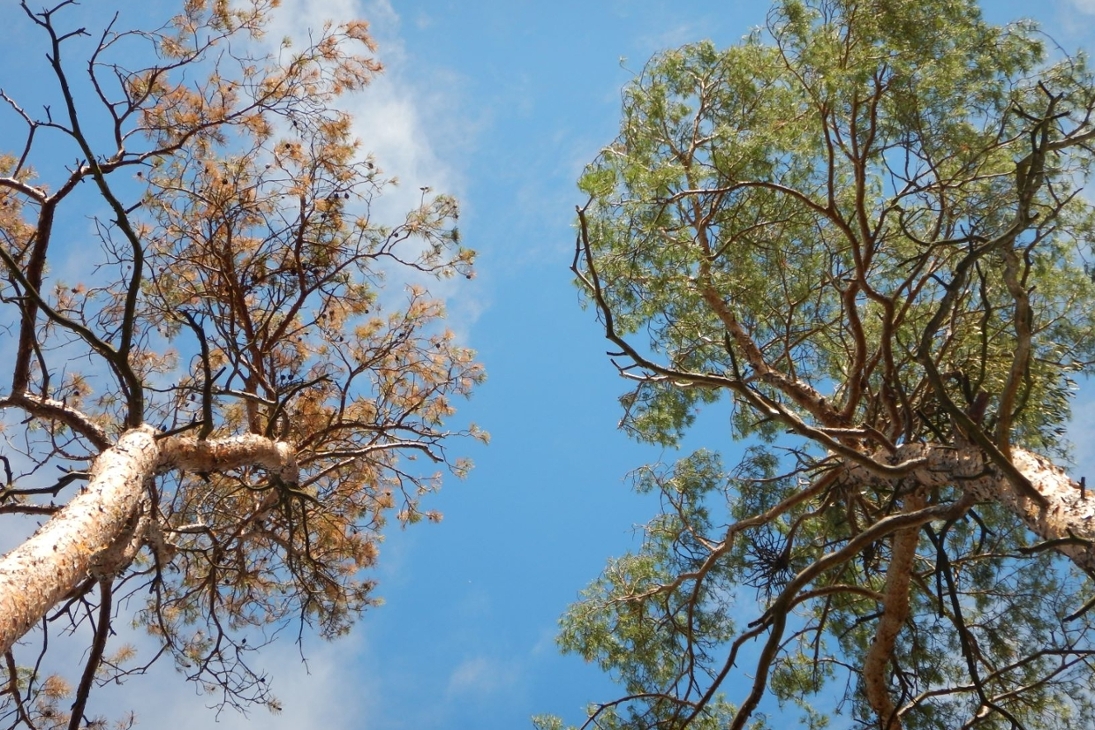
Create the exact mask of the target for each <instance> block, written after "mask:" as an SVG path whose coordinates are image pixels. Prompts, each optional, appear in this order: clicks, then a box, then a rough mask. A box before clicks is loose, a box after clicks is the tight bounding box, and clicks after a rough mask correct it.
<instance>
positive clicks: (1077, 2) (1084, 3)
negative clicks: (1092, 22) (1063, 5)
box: [1070, 0, 1095, 15]
mask: <svg viewBox="0 0 1095 730" xmlns="http://www.w3.org/2000/svg"><path fill="white" fill-rule="evenodd" d="M1070 2H1071V3H1072V6H1073V7H1075V8H1076V9H1077V10H1079V11H1080V12H1081V13H1089V14H1091V15H1095V0H1070Z"/></svg>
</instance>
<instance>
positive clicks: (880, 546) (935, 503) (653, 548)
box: [540, 0, 1095, 730]
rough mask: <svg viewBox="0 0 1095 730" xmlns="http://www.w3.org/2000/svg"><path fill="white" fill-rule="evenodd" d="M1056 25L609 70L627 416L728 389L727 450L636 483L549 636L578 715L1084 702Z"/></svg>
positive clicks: (602, 242)
mask: <svg viewBox="0 0 1095 730" xmlns="http://www.w3.org/2000/svg"><path fill="white" fill-rule="evenodd" d="M1046 40H1047V39H1046V38H1044V37H1043V36H1042V35H1041V34H1040V33H1039V31H1038V29H1037V28H1036V27H1035V26H1034V25H1033V24H1031V23H1026V22H1019V23H1014V24H1011V25H1007V26H994V25H991V24H989V23H987V22H986V21H985V20H984V19H983V18H982V16H981V13H980V10H979V8H978V6H977V4H976V3H975V2H972V1H970V0H892V1H889V2H879V1H877V0H780V1H779V2H777V3H776V4H775V7H774V8H773V10H772V11H771V13H770V16H769V21H768V24H767V27H766V28H765V29H764V30H762V31H757V32H756V33H754V34H752V35H750V36H749V37H747V38H746V39H744V40H743V41H742V42H741V43H740V44H738V45H736V46H733V47H730V48H726V49H718V48H716V47H714V46H713V45H712V44H710V43H696V44H693V45H689V46H685V47H683V48H679V49H676V50H671V51H667V52H664V53H661V54H659V55H657V56H656V57H655V58H653V59H652V60H651V61H650V62H649V64H648V65H647V66H646V67H645V69H644V70H643V71H642V73H641V74H639V76H638V77H637V78H636V79H635V80H634V82H633V83H631V84H630V85H629V86H628V87H627V89H626V90H625V92H624V101H623V120H622V123H621V129H620V134H619V137H617V138H616V140H615V141H614V142H613V143H612V144H610V145H609V146H608V147H606V148H605V149H604V150H603V152H602V153H601V154H600V155H599V156H598V158H597V159H596V160H595V161H594V162H593V163H592V164H591V165H589V167H588V168H587V170H586V172H585V174H584V175H583V176H582V178H581V181H580V186H581V188H582V190H583V191H585V192H586V193H588V195H589V201H588V202H587V203H586V204H585V205H584V206H582V207H581V208H580V209H579V211H578V228H579V231H578V238H577V247H576V252H575V259H574V271H575V273H576V276H577V281H578V285H579V287H580V288H581V289H582V291H583V292H584V293H585V296H586V298H587V301H588V303H589V305H590V306H591V308H592V309H593V310H594V311H595V312H596V314H597V316H598V317H599V319H600V321H601V323H602V324H603V325H604V329H605V332H606V335H607V338H608V340H609V341H610V342H611V345H612V351H611V352H610V355H611V357H612V358H613V362H614V363H615V364H616V366H617V367H618V368H619V371H620V373H621V375H623V376H624V377H625V378H627V379H628V380H629V381H630V382H631V383H632V385H633V387H632V389H631V390H630V391H629V392H627V393H626V394H625V395H624V396H623V397H622V398H621V403H622V405H623V408H624V417H623V420H622V422H621V423H622V427H623V428H625V429H626V430H628V431H629V432H630V433H632V434H633V435H634V436H635V437H636V438H638V439H640V440H643V441H648V442H652V443H656V444H663V445H667V446H673V445H676V444H679V443H680V441H681V439H682V437H683V435H684V434H685V433H686V432H687V431H688V429H689V427H690V426H691V425H692V424H693V422H694V420H695V417H696V414H697V411H698V410H699V409H701V408H702V407H704V406H708V405H710V404H714V403H716V402H722V401H726V400H728V401H729V403H730V408H731V416H730V418H729V423H728V426H727V432H724V433H720V434H716V435H717V436H729V437H730V438H732V439H734V440H736V441H738V442H739V444H740V448H739V449H737V450H736V453H737V454H739V455H740V459H739V460H738V462H737V465H736V466H733V467H732V468H728V467H726V466H724V464H723V460H722V458H721V457H720V456H719V455H718V454H716V453H714V452H710V451H699V452H696V453H693V454H692V455H690V456H687V457H685V458H683V459H682V460H680V461H679V462H677V463H676V464H675V465H672V466H665V465H655V466H651V467H645V468H643V469H640V470H639V471H638V472H637V476H636V478H635V485H636V488H637V489H639V490H640V491H643V492H653V493H655V494H658V495H660V497H661V502H662V507H663V509H662V511H661V513H660V514H659V515H658V517H657V518H655V519H654V520H653V521H652V522H651V523H649V524H648V525H647V526H646V528H645V532H644V539H643V542H642V546H641V548H640V549H638V550H637V551H635V552H634V553H632V554H628V555H626V556H624V557H622V558H619V559H617V560H614V561H612V562H610V564H609V565H608V567H607V568H606V570H605V572H604V574H603V575H602V576H601V577H600V578H599V579H597V580H596V581H595V582H593V583H592V584H591V585H590V587H589V588H588V589H587V590H586V591H585V592H584V593H583V594H582V597H581V599H580V600H579V601H578V602H577V603H576V604H575V605H574V606H573V607H572V608H571V609H570V610H569V611H568V613H567V614H566V616H565V617H564V618H563V621H562V626H563V628H562V634H561V638H560V641H561V644H562V646H563V648H564V649H566V650H568V651H571V652H576V653H579V654H581V655H582V656H583V657H585V658H586V659H587V660H590V661H595V662H597V663H598V664H599V665H600V666H601V667H602V668H604V669H605V670H606V671H608V672H610V673H611V674H612V675H613V676H614V677H615V678H616V679H618V680H619V682H620V684H621V686H622V688H623V695H622V696H621V697H620V698H618V699H616V700H614V701H611V702H606V703H605V704H601V705H596V706H594V707H593V708H592V709H591V712H590V717H589V720H588V721H587V722H586V723H585V725H584V726H583V727H599V728H625V727H626V728H648V727H684V726H690V727H705V728H707V727H710V728H715V727H719V728H722V727H730V728H743V727H746V726H747V725H748V726H750V727H754V726H756V727H762V726H768V724H767V722H766V720H765V717H764V716H763V715H761V714H759V713H758V712H757V707H758V704H759V703H760V701H761V700H762V698H763V697H765V696H766V695H768V696H770V697H772V698H774V699H775V700H776V701H778V702H779V703H780V705H781V706H784V704H785V703H798V705H799V707H800V709H799V711H798V715H799V716H800V717H801V718H802V719H803V722H805V723H806V724H808V725H809V726H811V727H822V726H824V725H825V723H826V720H827V718H831V717H832V716H833V715H834V713H839V714H840V715H842V716H844V717H850V718H852V719H853V721H854V723H855V725H856V726H861V727H872V728H887V729H889V730H896V729H897V728H959V727H963V728H972V727H977V728H1054V727H1061V728H1064V727H1068V726H1070V725H1071V724H1074V723H1076V722H1084V720H1083V719H1082V718H1084V717H1087V718H1090V717H1093V716H1095V697H1093V695H1092V691H1091V686H1092V684H1091V683H1092V678H1093V672H1092V663H1091V662H1092V657H1093V652H1095V644H1093V642H1092V638H1093V634H1092V632H1093V629H1095V625H1093V623H1092V621H1093V619H1092V613H1091V612H1090V610H1089V609H1091V607H1092V605H1093V604H1095V600H1093V598H1092V588H1093V585H1092V581H1091V578H1092V576H1093V575H1095V542H1093V540H1095V527H1093V526H1095V521H1093V520H1095V496H1090V497H1089V496H1088V495H1087V494H1086V491H1085V487H1086V485H1085V482H1084V481H1083V479H1081V478H1078V477H1079V475H1077V477H1070V476H1069V475H1068V473H1067V471H1068V467H1069V460H1068V443H1067V441H1066V439H1065V435H1066V433H1065V431H1066V427H1067V424H1068V420H1069V414H1070V411H1069V408H1070V400H1071V397H1072V394H1073V392H1074V391H1075V387H1076V382H1075V379H1076V378H1077V376H1079V375H1082V374H1087V373H1089V372H1091V370H1092V364H1093V362H1095V358H1093V355H1095V319H1093V317H1095V285H1093V283H1092V274H1091V267H1090V265H1089V262H1090V261H1091V256H1092V250H1091V241H1092V234H1093V232H1095V231H1093V222H1095V217H1093V208H1092V205H1091V203H1090V201H1089V197H1088V194H1087V193H1086V191H1085V190H1084V185H1085V184H1086V183H1087V181H1088V179H1089V176H1090V174H1091V166H1092V161H1093V150H1092V147H1091V143H1092V141H1093V139H1095V119H1093V113H1095V78H1093V77H1092V75H1091V73H1090V71H1089V70H1088V68H1087V66H1086V62H1085V59H1084V58H1083V56H1074V57H1067V56H1062V55H1060V54H1059V53H1058V51H1057V50H1056V49H1053V46H1052V45H1049V46H1048V47H1049V48H1050V49H1053V53H1052V54H1051V53H1050V52H1049V51H1047V42H1046ZM834 696H835V699H829V698H830V697H834ZM540 722H541V725H542V726H544V727H552V726H559V724H560V723H559V721H558V720H553V719H550V718H544V719H541V721H540ZM838 722H839V723H840V725H841V726H843V725H844V724H845V723H846V720H840V721H838ZM772 726H773V727H782V726H784V725H783V724H782V723H779V722H775V723H773V725H772Z"/></svg>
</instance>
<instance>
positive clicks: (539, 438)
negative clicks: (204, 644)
mask: <svg viewBox="0 0 1095 730" xmlns="http://www.w3.org/2000/svg"><path fill="white" fill-rule="evenodd" d="M32 4H33V5H35V6H36V5H38V4H40V2H35V3H32ZM122 4H123V3H121V2H117V3H110V2H107V0H87V2H86V3H85V5H84V7H83V8H82V9H80V10H79V11H78V13H80V14H83V15H84V16H85V20H84V22H87V23H88V24H89V25H91V24H93V23H96V22H101V21H102V16H98V17H97V16H96V13H97V12H98V11H99V10H100V9H101V7H106V6H111V7H113V6H115V5H122ZM283 4H284V7H283V10H282V14H281V19H280V20H279V23H280V26H279V29H278V30H277V33H288V34H296V33H299V32H301V31H302V30H303V29H304V28H305V27H307V26H308V25H311V26H316V25H318V24H319V23H320V22H321V21H322V19H323V18H325V17H333V18H335V19H346V18H352V17H361V18H364V19H366V20H369V21H370V22H371V23H372V25H373V31H374V34H375V35H376V37H377V40H378V41H379V43H380V50H379V55H380V58H381V60H383V61H384V62H385V63H386V65H387V67H388V70H387V72H386V74H385V76H384V77H382V78H381V79H379V80H378V81H377V82H376V83H375V84H374V85H373V87H372V88H370V89H369V90H367V91H366V92H365V93H364V94H363V95H361V96H360V97H359V98H357V99H355V100H353V101H352V103H351V107H352V108H353V109H354V110H355V112H356V113H357V114H358V117H359V119H360V122H359V130H358V131H359V134H360V136H361V137H362V140H363V142H364V146H365V148H366V149H367V150H370V151H373V152H375V154H376V156H377V158H378V160H379V162H380V164H381V166H382V167H384V168H385V169H386V170H387V171H388V172H389V173H394V174H396V175H398V176H399V177H400V178H401V179H402V180H403V185H402V187H401V192H399V191H397V192H395V193H394V194H392V195H391V196H390V197H389V200H390V205H391V210H392V211H398V210H405V209H406V208H408V207H409V206H410V202H411V200H412V199H413V198H414V197H415V196H417V194H418V193H417V188H418V186H420V185H430V186H432V187H433V188H434V189H435V190H442V191H447V192H452V193H454V194H456V195H457V196H458V197H459V198H460V199H461V201H462V204H463V209H462V215H461V223H462V233H463V238H464V240H465V242H466V243H467V244H468V245H470V246H471V247H473V248H475V249H477V250H478V251H479V252H480V263H479V268H478V278H477V279H476V280H475V281H473V282H465V281H463V280H460V281H459V282H457V283H456V284H454V285H448V284H446V285H445V287H444V288H443V289H442V290H441V292H442V293H444V294H445V295H446V296H447V297H448V298H449V302H450V312H451V319H452V325H453V327H454V329H456V330H457V331H458V332H459V333H460V335H461V337H463V338H465V339H466V341H468V342H469V343H470V344H471V346H473V347H474V348H476V349H477V350H478V351H479V353H480V357H481V360H482V361H483V362H484V363H485V365H486V367H487V370H488V374H489V380H488V382H487V383H486V384H485V385H484V386H483V387H482V388H481V389H480V390H479V391H478V392H477V393H476V395H475V397H474V398H473V399H472V400H471V401H470V402H469V403H467V404H464V408H463V410H462V413H461V417H468V418H471V419H473V420H475V421H476V422H477V423H479V424H480V425H482V426H483V427H485V428H486V429H487V430H489V431H490V432H491V434H492V437H493V438H492V443H491V445H490V446H489V447H486V448H481V447H473V446H471V445H469V446H468V449H469V450H470V454H471V456H473V458H474V459H475V461H476V468H475V470H474V471H473V472H472V474H471V476H470V477H469V478H468V479H467V480H465V481H463V482H455V481H454V480H450V481H449V482H448V483H447V484H446V486H445V489H444V490H443V491H442V492H441V493H440V494H439V495H437V496H436V498H433V499H432V504H431V505H430V506H431V507H435V508H437V509H440V510H442V511H443V512H444V514H445V519H444V521H443V522H442V523H441V524H440V525H425V524H424V525H420V526H416V527H413V528H411V529H408V530H406V531H398V530H396V531H394V532H392V533H391V534H390V535H389V537H388V540H387V542H386V543H385V545H384V546H383V551H382V559H381V564H380V566H379V567H378V569H377V577H378V579H379V581H380V586H379V589H378V591H379V594H380V595H381V596H383V597H384V599H385V601H386V603H385V605H384V606H383V607H381V608H379V609H377V610H374V611H371V612H370V613H368V614H366V616H365V618H364V620H363V621H362V622H361V623H360V624H359V625H358V626H357V627H356V628H355V630H354V632H353V633H352V634H351V635H350V636H349V637H347V638H346V639H345V640H343V641H341V642H338V643H336V644H330V645H327V644H323V643H321V642H319V641H311V642H308V643H307V644H306V646H305V653H306V655H307V656H308V658H309V664H308V666H307V669H308V670H309V671H310V674H309V673H307V672H306V671H305V669H304V667H302V665H301V664H300V661H299V654H298V653H297V649H296V647H294V646H293V645H292V641H291V638H292V637H291V634H292V632H290V633H289V634H288V635H287V639H286V640H285V641H283V642H281V644H280V645H279V646H277V647H274V648H273V650H272V651H270V652H269V653H268V654H267V657H266V660H265V661H264V662H263V664H264V665H265V666H266V667H267V668H268V669H270V670H271V671H272V673H273V675H274V682H275V685H274V687H275V691H276V692H277V694H278V695H279V696H280V697H281V698H282V699H283V700H284V704H285V706H286V711H285V713H284V714H283V715H281V716H278V717H272V716H269V715H267V713H266V712H265V711H263V710H257V711H255V712H253V713H252V714H251V715H250V717H249V718H245V717H241V716H238V715H235V714H233V713H230V712H228V713H225V714H222V715H221V716H220V718H219V719H220V726H221V727H226V728H243V727H263V728H282V727H284V728H290V727H292V728H323V730H349V729H351V728H352V729H358V728H367V729H369V730H403V729H406V730H411V729H414V730H455V729H456V728H476V729H477V730H494V729H496V728H498V729H500V728H517V727H528V726H529V721H528V718H529V716H530V715H532V714H536V713H543V712H550V713H556V714H561V715H563V716H564V717H565V718H567V719H569V720H571V721H577V720H579V719H580V718H581V717H582V713H581V708H582V707H583V706H584V705H585V704H586V703H588V702H591V701H596V700H598V699H600V700H604V699H609V698H611V697H612V696H614V695H613V692H614V688H613V687H612V685H611V684H610V683H609V681H608V680H607V679H606V678H605V677H603V676H602V675H601V674H600V673H599V672H598V671H597V670H596V669H595V668H592V667H589V666H586V665H584V664H583V662H582V661H581V660H580V659H578V658H575V657H561V656H559V655H558V653H557V651H556V649H555V646H554V642H553V637H554V632H555V628H556V620H557V618H558V616H559V615H560V614H561V612H562V611H563V610H564V609H565V607H566V606H567V604H568V603H569V602H571V601H572V600H573V599H574V598H575V596H576V593H577V591H578V590H580V589H581V588H582V587H583V586H584V585H585V584H587V583H588V582H589V581H590V580H591V579H593V578H594V577H595V576H596V575H597V574H598V572H599V571H600V569H601V568H602V567H603V565H604V563H605V560H606V559H607V558H608V557H609V556H610V555H618V554H620V553H622V552H623V551H625V550H626V549H628V547H629V546H630V545H632V543H633V539H634V536H635V534H634V526H635V525H636V524H638V523H641V522H645V521H646V520H647V519H649V517H650V516H651V515H652V513H653V510H654V508H655V505H654V504H653V503H651V502H650V501H648V500H643V499H641V498H639V497H636V496H635V495H633V494H632V493H631V492H630V491H629V490H628V486H627V483H626V480H625V478H624V477H625V475H626V474H627V472H628V471H630V470H631V469H634V468H635V467H637V466H639V465H640V464H643V463H647V462H651V461H656V460H658V459H665V460H667V461H668V460H673V459H674V458H675V456H674V455H673V454H663V453H662V452H660V451H658V450H654V449H650V448H643V447H639V446H637V445H635V444H632V443H630V442H629V441H628V440H627V439H626V437H625V436H624V435H623V434H622V433H620V432H618V431H616V429H615V424H616V421H617V419H618V418H619V415H620V414H619V410H618V407H617V404H616V396H617V395H618V394H619V393H620V392H621V390H622V388H623V385H622V383H621V382H620V381H619V380H618V378H617V376H616V374H615V371H614V369H613V368H612V366H611V365H610V363H609V362H608V360H607V358H606V357H605V356H604V351H605V345H604V343H603V341H602V337H601V332H600V331H599V329H598V326H597V324H596V322H595V320H594V318H593V315H592V313H590V312H587V311H583V310H582V309H581V308H580V306H579V299H578V296H577V293H576V291H575V290H574V288H573V287H572V285H571V283H570V278H571V277H570V274H569V271H568V266H569V263H570V257H571V253H572V247H573V231H572V229H571V222H572V217H573V210H574V205H575V204H576V203H580V202H582V199H581V196H580V195H579V193H578V191H577V190H576V188H575V185H574V181H575V180H576V178H577V176H578V174H579V173H580V172H581V169H582V166H583V165H584V164H585V163H586V162H588V161H590V160H592V159H593V157H594V156H595V155H596V154H597V151H598V150H599V149H600V148H601V147H602V146H604V145H605V144H607V143H608V142H610V141H611V140H612V138H613V137H614V136H615V130H616V127H617V124H618V118H619V100H620V89H621V87H622V86H623V85H624V84H625V83H626V82H627V81H628V80H629V79H630V78H632V77H633V75H634V74H635V73H637V72H638V71H639V70H641V68H642V66H643V64H644V62H645V61H646V59H647V58H648V57H649V56H650V55H651V54H652V53H654V52H656V51H657V50H659V49H662V48H665V47H670V46H674V45H679V44H681V43H685V42H689V41H694V40H700V39H704V38H710V39H712V40H714V41H715V42H716V43H718V44H721V45H725V44H729V43H733V42H735V41H736V40H737V39H739V38H740V37H741V36H742V35H744V34H746V33H747V32H748V31H749V30H750V28H752V27H754V26H756V25H758V24H761V23H762V22H763V20H764V14H765V12H766V10H767V7H768V3H767V2H762V1H758V0H753V1H745V0H736V1H735V0H731V1H730V2H722V3H714V2H695V1H693V0H678V1H677V2H662V1H660V0H635V1H634V2H626V1H624V0H605V1H603V2H602V1H597V0H587V1H586V2H581V3H579V2H571V1H556V2H551V3H547V2H530V1H522V0H508V1H502V0H484V1H481V2H476V3H468V2H455V1H450V0H407V1H401V0H390V1H389V0H375V1H367V0H329V1H323V0H311V1H309V0H285V2H284V3H283ZM14 5H15V3H14V2H11V0H9V1H8V2H7V3H5V7H4V8H3V9H0V19H3V20H4V21H5V22H8V21H9V20H10V17H11V16H12V15H13V13H14V12H15V11H14V8H13V7H12V6H14ZM985 7H986V10H987V12H988V13H989V15H990V17H991V18H992V19H994V20H997V21H1003V20H1007V19H1011V18H1016V17H1020V16H1022V15H1029V14H1031V13H1035V14H1036V16H1037V17H1038V18H1039V19H1040V20H1041V21H1042V23H1043V26H1044V28H1045V29H1046V30H1047V31H1048V32H1049V33H1050V34H1051V35H1052V36H1053V37H1054V38H1056V40H1057V41H1058V42H1059V43H1060V44H1061V45H1062V46H1063V47H1064V48H1066V49H1069V50H1072V49H1075V48H1076V47H1079V46H1087V47H1095V36H1093V35H1092V34H1091V32H1090V30H1089V28H1090V27H1091V26H1092V25H1095V0H1044V2H1041V3H1038V4H1036V5H1035V4H1030V3H1025V2H1014V1H1012V0H1006V1H1001V0H989V1H988V2H986V3H985ZM171 10H172V3H171V2H168V1H167V0H155V2H151V3H144V4H142V6H141V9H140V11H139V12H141V13H142V14H146V15H153V14H155V13H157V12H161V13H162V16H163V17H166V16H167V15H168V14H170V12H171ZM127 12H129V11H127ZM125 17H126V16H125V15H123V20H122V23H123V24H124V23H125ZM21 41H22V42H20V43H14V44H11V45H9V46H8V47H7V49H5V50H2V51H0V57H2V58H3V65H0V69H5V70H4V71H0V85H10V84H11V83H13V82H14V80H11V81H9V79H6V78H4V76H5V75H7V74H11V73H15V72H17V70H18V69H21V68H23V67H24V66H23V63H22V61H20V60H18V59H16V58H15V55H16V54H25V53H39V54H40V53H41V52H42V50H43V49H42V48H41V46H37V47H35V46H33V45H31V44H29V41H28V39H27V38H21ZM2 123H6V120H5V121H4V122H0V124H2ZM2 129H3V127H2V126H0V130H2ZM408 196H410V197H408ZM1081 416H1084V418H1082V419H1081V422H1080V423H1078V425H1077V427H1076V429H1075V431H1074V433H1075V438H1076V440H1077V441H1081V442H1082V441H1086V440H1089V439H1088V438H1087V435H1088V434H1090V433H1091V432H1092V426H1093V425H1095V422H1090V419H1087V418H1086V413H1084V414H1081ZM724 421H725V413H723V412H721V411H719V409H718V408H715V409H713V410H712V412H711V413H708V414H706V417H705V418H704V419H703V421H702V424H703V431H702V433H700V434H697V435H696V438H695V440H694V441H695V443H704V444H706V445H708V446H711V447H713V448H723V449H726V448H728V447H729V444H728V443H727V439H728V434H727V432H726V430H725V429H723V428H722V425H723V423H724ZM1083 453H1088V452H1087V451H1084V452H1083ZM153 674H154V677H146V678H137V679H135V680H133V681H132V682H130V683H129V684H128V685H126V686H124V687H122V688H120V689H116V690H112V691H111V693H109V694H107V695H102V696H101V697H100V699H99V702H100V703H101V704H100V705H99V707H100V711H103V712H106V713H107V714H112V712H113V711H115V710H119V709H121V708H122V707H128V706H132V707H135V708H136V709H137V711H138V713H139V715H140V717H141V718H142V719H143V722H142V726H144V727H154V726H165V727H173V728H203V727H208V726H209V725H210V722H211V720H212V717H213V716H212V714H211V713H207V712H205V711H203V710H201V708H202V707H203V705H204V704H206V699H205V698H203V697H200V696H195V694H194V689H193V688H192V687H190V686H188V685H186V684H185V683H184V682H183V681H182V679H181V677H179V676H178V675H177V674H175V673H174V671H173V670H172V669H171V668H170V667H167V666H164V667H161V668H159V669H158V670H157V671H155V672H154V673H153ZM94 701H95V700H93V702H94ZM93 707H94V705H93ZM169 718H170V719H169Z"/></svg>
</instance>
